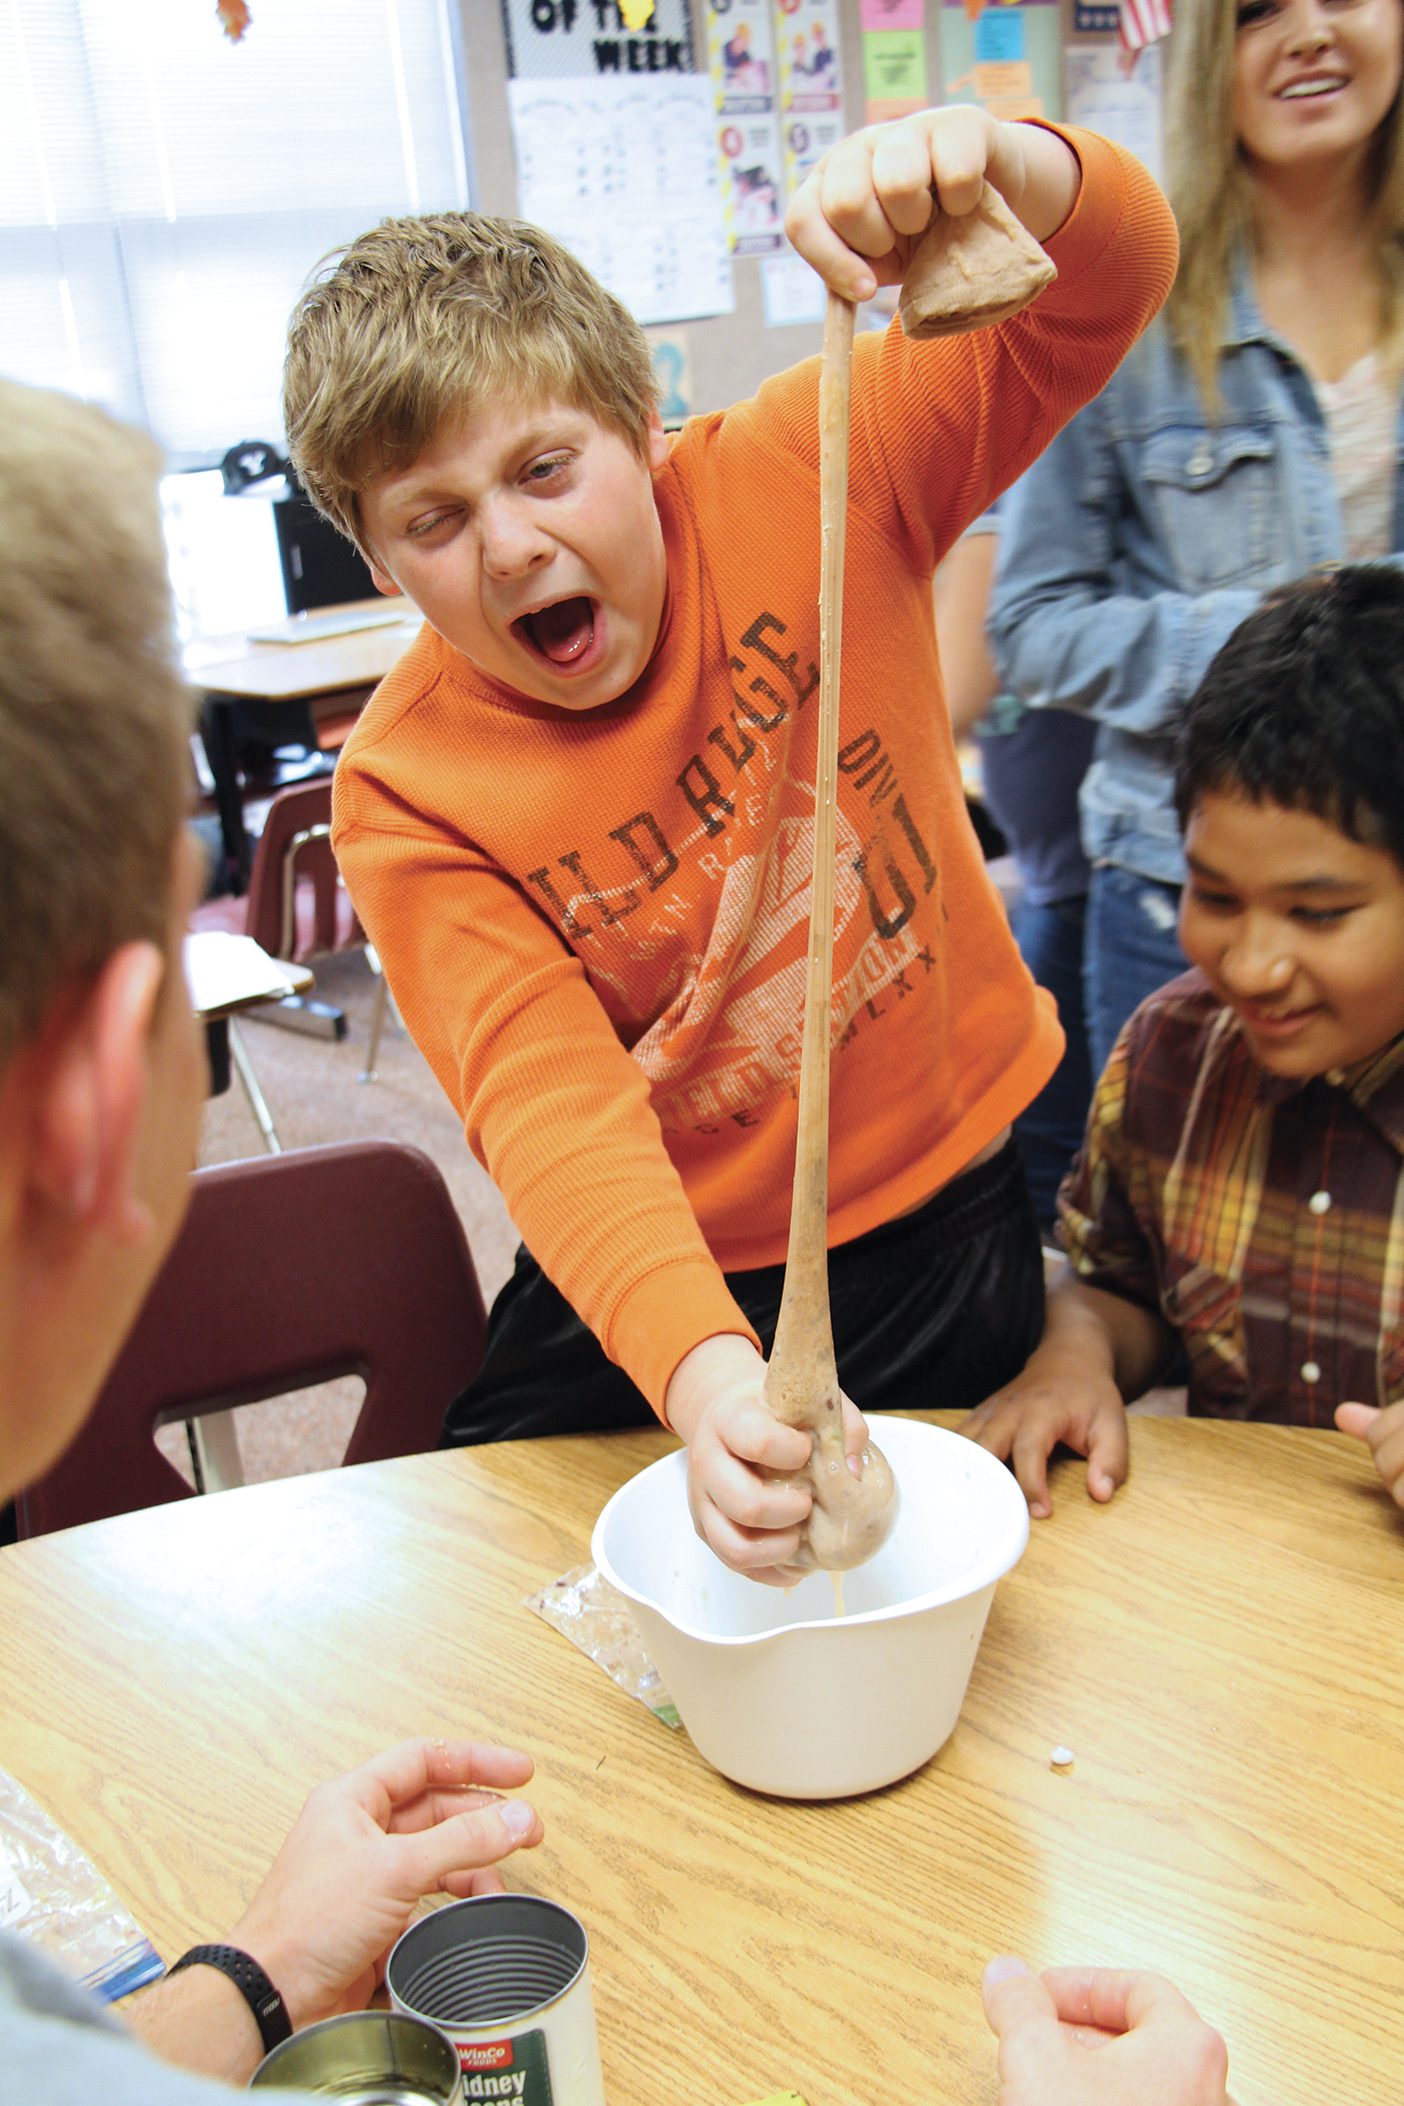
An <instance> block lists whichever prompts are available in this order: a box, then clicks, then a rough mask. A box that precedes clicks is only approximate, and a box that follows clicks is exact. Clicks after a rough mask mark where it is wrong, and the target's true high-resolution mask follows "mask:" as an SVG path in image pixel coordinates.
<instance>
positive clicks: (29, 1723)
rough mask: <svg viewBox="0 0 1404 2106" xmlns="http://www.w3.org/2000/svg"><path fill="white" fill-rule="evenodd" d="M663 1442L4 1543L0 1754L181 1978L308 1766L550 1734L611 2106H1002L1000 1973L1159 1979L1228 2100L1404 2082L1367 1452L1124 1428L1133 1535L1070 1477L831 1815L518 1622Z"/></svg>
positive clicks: (223, 1923)
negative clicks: (957, 1710) (962, 1668)
mask: <svg viewBox="0 0 1404 2106" xmlns="http://www.w3.org/2000/svg"><path fill="white" fill-rule="evenodd" d="M948 1423H954V1422H953V1421H951V1422H948ZM665 1445H666V1437H665V1436H663V1435H661V1434H638V1435H634V1434H618V1435H611V1436H606V1437H603V1438H599V1439H596V1440H593V1441H586V1440H576V1441H570V1442H566V1441H559V1440H547V1441H535V1442H523V1443H519V1444H515V1445H504V1446H499V1447H493V1448H480V1449H469V1450H460V1451H457V1452H455V1453H451V1454H443V1455H427V1456H416V1457H411V1458H409V1459H406V1460H404V1461H399V1462H391V1463H379V1464H372V1465H370V1466H367V1467H364V1468H361V1469H356V1470H342V1471H337V1472H332V1473H330V1474H328V1475H325V1476H320V1477H312V1478H304V1479H296V1480H292V1481H289V1482H285V1483H281V1484H272V1485H266V1486H258V1487H255V1488H252V1489H249V1490H245V1491H240V1492H231V1493H227V1494H224V1495H222V1496H220V1497H219V1498H216V1499H208V1500H204V1501H201V1502H195V1501H191V1502H189V1503H187V1504H184V1505H180V1506H174V1507H165V1508H161V1509H158V1510H156V1511H153V1512H150V1513H144V1514H136V1515H131V1516H128V1517H126V1518H124V1519H122V1520H118V1521H108V1522H102V1523H99V1524H97V1525H95V1526H93V1527H91V1528H84V1529H77V1530H73V1531H71V1532H69V1533H67V1534H64V1535H59V1536H51V1537H45V1538H40V1539H38V1540H36V1541H33V1542H28V1543H21V1544H18V1545H16V1546H15V1547H13V1548H11V1549H7V1550H5V1551H3V1552H0V1764H3V1765H4V1766H5V1767H6V1768H8V1769H10V1770H11V1771H13V1772H14V1773H15V1774H16V1775H17V1776H18V1777H19V1778H20V1779H21V1780H22V1781H23V1782H24V1783H25V1784H27V1785H28V1786H29V1788H30V1789H31V1790H32V1791H33V1792H34V1793H35V1794H36V1795H37V1796H38V1797H39V1798H40V1799H41V1800H43V1801H45V1802H46V1803H47V1804H48V1806H49V1807H50V1808H51V1810H52V1811H53V1812H54V1813H55V1814H56V1815H57V1817H58V1818H59V1819H60V1820H61V1821H62V1823H63V1824H64V1826H65V1827H66V1828H67V1829H68V1830H69V1832H70V1833H71V1834H72V1835H74V1836H75V1837H76V1838H77V1839H78V1840H79V1842H81V1843H82V1844H83V1845H84V1846H85V1847H86V1848H87V1849H88V1850H89V1851H90V1852H91V1854H92V1855H93V1856H94V1857H95V1858H96V1860H97V1861H98V1863H99V1864H100V1865H101V1866H102V1867H103V1868H104V1870H105V1871H106V1872H107V1873H108V1874H109V1876H110V1877H111V1878H112V1880H113V1882H114V1883H115V1885H116V1886H117V1888H118V1890H119V1891H120V1892H121V1893H122V1894H123V1895H124V1896H125V1897H126V1898H127V1899H128V1901H129V1902H130V1903H131V1905H132V1906H133V1908H134V1909H135V1911H136V1913H137V1915H138V1917H139V1918H140V1920H141V1921H142V1923H143V1924H144V1926H145V1928H146V1929H147V1930H148V1931H149V1932H150V1933H151V1934H152V1935H153V1936H154V1938H155V1940H156V1942H157V1944H158V1946H159V1948H160V1949H161V1950H162V1951H163V1952H165V1953H166V1954H167V1955H170V1954H172V1953H175V1952H177V1951H179V1950H180V1949H181V1948H182V1947H183V1946H185V1945H186V1944H188V1943H190V1942H191V1941H192V1940H194V1939H196V1938H200V1937H208V1936H209V1935H211V1934H218V1933H219V1932H220V1931H221V1930H224V1929H227V1928H228V1926H229V1924H230V1923H231V1922H232V1921H233V1919H234V1916H235V1914H236V1912H237V1910H238V1908H239V1906H240V1902H241V1898H242V1896H243V1895H244V1894H245V1893H246V1892H247V1891H248V1890H249V1888H250V1887H251V1885H252V1884H253V1882H254V1880H255V1877H256V1875H257V1873H258V1872H259V1871H260V1870H261V1868H262V1867H263V1865H264V1864H265V1863H266V1861H267V1859H268V1857H269V1855H270V1854H271V1851H272V1849H273V1848H274V1846H275V1844H276V1842H277V1841H278V1840H279V1838H280V1837H281V1835H282V1833H283V1830H284V1829H285V1827H286V1825H287V1823H288V1822H289V1821H290V1820H291V1819H292V1817H293V1814H294V1813H295V1811H296V1809H297V1806H298V1805H299V1804H300V1802H301V1799H302V1797H303V1793H304V1789H305V1787H306V1786H307V1785H308V1784H309V1783H310V1782H311V1781H313V1780H314V1779H316V1778H318V1777H320V1776H321V1775H323V1774H325V1773H326V1772H328V1771H329V1770H333V1769H337V1768H340V1767H342V1766H346V1765H350V1764H352V1763H354V1762H355V1761H357V1760H358V1759H360V1758H362V1757H363V1756H365V1755H366V1754H367V1753H369V1752H370V1751H372V1750H373V1749H375V1748H377V1747H379V1746H380V1745H381V1744H382V1743H385V1742H389V1741H392V1740H394V1739H396V1738H398V1737H399V1736H401V1735H403V1734H406V1733H409V1732H412V1731H430V1732H440V1733H445V1732H453V1733H458V1732H463V1731H466V1730H472V1731H476V1732H480V1733H483V1734H486V1735H489V1736H492V1737H497V1738H502V1739H506V1740H512V1741H517V1742H519V1743H520V1744H521V1745H524V1746H526V1747H529V1748H531V1749H532V1750H533V1751H534V1753H535V1755H536V1758H537V1764H538V1772H537V1778H536V1782H535V1785H534V1786H533V1793H532V1795H533V1797H534V1799H535V1801H536V1803H537V1805H538V1806H539V1807H540V1809H541V1811H542V1814H543V1816H544V1818H545V1821H546V1827H547V1840H546V1842H545V1843H544V1845H543V1846H542V1847H541V1849H540V1850H539V1851H537V1852H536V1853H535V1854H533V1855H531V1856H528V1857H523V1858H518V1859H517V1860H516V1861H515V1863H514V1866H513V1868H512V1873H511V1877H512V1878H513V1879H514V1881H515V1882H516V1883H517V1884H519V1885H520V1886H522V1887H524V1888H527V1889H529V1890H531V1891H534V1892H541V1893H545V1894H548V1895H551V1896H554V1897H555V1898H557V1899H559V1900H561V1901H563V1902H565V1903H566V1904H567V1905H568V1906H571V1907H573V1908H575V1909H576V1910H577V1911H578V1912H579V1913H580V1914H581V1915H582V1916H583V1917H584V1919H585V1921H586V1922H587V1924H588V1926H589V1929H590V1934H591V1940H592V1951H593V1968H594V1976H595V1989H596V1999H597V2006H598V2011H599V2019H600V2030H601V2041H602V2048H603V2057H604V2070H605V2083H606V2091H607V2094H608V2097H609V2099H610V2102H611V2106H659V2102H666V2106H743V2102H745V2101H747V2100H752V2099H757V2098H760V2097H762V2096H763V2095H765V2094H766V2093H767V2092H769V2091H772V2090H777V2089H780V2088H789V2087H793V2088H794V2089H796V2090H798V2091H799V2092H801V2093H802V2094H803V2095H804V2097H805V2098H806V2099H807V2100H808V2102H809V2106H884V2102H886V2101H888V2100H892V2101H894V2102H911V2106H945V2102H953V2106H954V2102H958V2106H980V2102H982V2101H983V2102H990V2101H992V2100H993V2099H994V2097H995V2089H996V2088H995V2083H994V2076H993V2070H994V2062H993V2055H992V2050H991V2042H990V2039H989V2037H988V2035H987V2033H986V2031H985V2027H984V2022H983V2019H982V2017H981V2014H980V2008H979V2001H978V1993H977V1983H978V1978H979V1973H980V1968H981V1965H982V1963H983V1961H984V1960H985V1958H986V1957H987V1956H988V1955H989V1954H991V1953H994V1952H1000V1951H1005V1950H1011V1949H1012V1950H1015V1951H1019V1952H1022V1953H1023V1954H1024V1955H1025V1956H1026V1957H1028V1958H1029V1959H1030V1960H1032V1961H1034V1962H1035V1963H1037V1964H1040V1965H1043V1964H1047V1963H1049V1962H1051V1961H1054V1960H1085V1961H1103V1962H1112V1961H1133V1962H1137V1963H1141V1964H1145V1965H1151V1966H1155V1967H1158V1968H1161V1969H1163V1970H1164V1971H1165V1972H1167V1973H1169V1974H1170V1975H1172V1976H1173V1977H1174V1978H1175V1979H1176V1980H1178V1981H1179V1982H1180V1983H1181V1984H1182V1985H1183V1986H1184V1988H1185V1989H1186V1990H1187V1991H1188V1993H1189V1994H1190V1995H1191V1996H1192V1997H1193V1998H1194V2000H1195V2001H1196V2002H1197V2003H1198V2004H1199V2006H1200V2007H1201V2009H1202V2010H1203V2011H1204V2012H1205V2014H1206V2015H1207V2016H1209V2017H1210V2018H1212V2019H1213V2021H1214V2022H1215V2023H1216V2024H1218V2025H1219V2026H1220V2027H1221V2028H1222V2029H1223V2030H1224V2032H1225V2033H1226V2035H1227V2036H1228V2039H1229V2043H1230V2048H1231V2051H1232V2057H1233V2076H1232V2084H1231V2088H1232V2090H1233V2092H1234V2095H1235V2097H1236V2099H1237V2100H1238V2101H1239V2102H1240V2106H1392V2102H1394V2101H1397V2100H1399V2099H1400V2098H1401V2097H1404V2047H1401V2045H1400V2023H1399V2020H1400V2013H1401V2011H1404V1898H1401V1897H1402V1896H1404V1640H1401V1631H1404V1614H1402V1613H1401V1592H1402V1591H1404V1517H1401V1516H1400V1515H1399V1514H1398V1513H1397V1512H1396V1511H1395V1509H1394V1508H1393V1507H1392V1506H1390V1505H1389V1504H1388V1502H1387V1501H1386V1499H1385V1497H1384V1495H1383V1493H1382V1492H1381V1491H1380V1490H1379V1489H1378V1488H1377V1486H1376V1482H1375V1479H1374V1477H1373V1474H1372V1472H1371V1470H1370V1468H1369V1467H1368V1462H1367V1459H1366V1458H1365V1456H1364V1453H1363V1451H1362V1450H1360V1449H1359V1448H1357V1447H1356V1446H1355V1445H1354V1444H1351V1443H1348V1442H1347V1441H1346V1440H1345V1439H1344V1438H1343V1437H1341V1436H1339V1435H1335V1434H1327V1433H1320V1434H1308V1433H1300V1432H1289V1431H1283V1430H1278V1429H1275V1428H1263V1427H1240V1426H1236V1425H1221V1424H1206V1423H1199V1422H1185V1421H1173V1420H1149V1419H1148V1420H1136V1421H1133V1426H1132V1452H1133V1458H1134V1475H1133V1479H1132V1482H1131V1484H1130V1485H1129V1487H1128V1488H1127V1489H1126V1490H1125V1491H1123V1492H1122V1493H1121V1494H1120V1495H1119V1496H1118V1498H1117V1499H1116V1501H1115V1502H1114V1503H1113V1505H1112V1506H1111V1507H1110V1508H1108V1509H1105V1510H1103V1509H1099V1508H1096V1507H1094V1506H1093V1505H1092V1504H1091V1503H1090V1502H1089V1501H1088V1500H1087V1499H1086V1497H1085V1496H1084V1492H1083V1486H1082V1472H1081V1469H1080V1467H1069V1468H1068V1469H1065V1470H1061V1471H1060V1472H1059V1473H1058V1477H1057V1483H1056V1498H1057V1511H1056V1514H1055V1516H1054V1518H1053V1519H1052V1520H1051V1521H1049V1522H1044V1523H1037V1524H1035V1527H1034V1530H1033V1539H1032V1542H1031V1544H1030V1547H1029V1550H1028V1552H1027V1554H1026V1556H1025V1558H1024V1560H1023V1562H1022V1563H1021V1564H1020V1566H1019V1567H1018V1568H1017V1569H1016V1570H1015V1572H1014V1573H1012V1574H1011V1575H1010V1577H1009V1578H1008V1579H1007V1580H1005V1581H1004V1582H1003V1583H1002V1584H1001V1586H1000V1589H999V1592H998V1594H997V1596H996V1599H995V1604H994V1608H993V1611H992V1613H991V1617H990V1622H989V1625H988V1628H987V1632H986V1636H985V1640H984V1643H983V1646H982V1649H981V1653H980V1657H979V1660H978V1661H977V1663H976V1667H975V1673H974V1678H973V1680H972V1683H971V1687H970V1692H969V1695H968V1698H967V1701H966V1707H965V1711H964V1713H963V1716H962V1719H961V1723H960V1724H959V1726H958V1727H957V1729H956V1732H955V1734H954V1736H953V1738H952V1739H951V1741H950V1742H949V1743H948V1744H947V1746H946V1748H945V1749H944V1750H943V1752H942V1753H941V1754H940V1755H939V1756H938V1757H937V1758H936V1760H935V1761H934V1762H933V1763H931V1764H930V1765H929V1766H928V1767H927V1768H926V1770H924V1771H923V1772H922V1773H920V1774H919V1775H918V1776H916V1777H913V1778H911V1779H909V1780H908V1781H907V1782H905V1783H904V1784H901V1785H899V1786H896V1787H894V1788H892V1789H890V1790H888V1791H885V1792H881V1793H877V1794H874V1795H873V1796H872V1797H870V1798H868V1799H864V1800H857V1801H849V1802H846V1803H839V1804H835V1805H830V1806H812V1805H797V1804H788V1803H784V1802H779V1801H769V1800H763V1799H760V1798H757V1797H753V1796H751V1795H749V1794H747V1793H746V1792H744V1791H741V1790H738V1789H737V1788H736V1787H734V1786H732V1785H730V1784H727V1783H726V1782H724V1781H723V1779H721V1778H720V1777H718V1776H717V1775H716V1774H715V1773H714V1772H713V1771H711V1770H709V1769H708V1768H707V1767H706V1766H705V1765H704V1764H703V1762H702V1761H701V1759H700V1757H698V1755H697V1754H696V1753H695V1751H694V1750H693V1748H692V1746H691V1744H690V1742H689V1741H688V1739H687V1738H686V1736H685V1735H684V1734H682V1733H678V1732H670V1731H669V1730H668V1729H667V1728H666V1727H665V1726H663V1725H661V1724H660V1723H659V1722H658V1721H657V1720H656V1719H655V1718H653V1717H652V1716H651V1714H650V1713H649V1712H647V1711H646V1710H645V1709H644V1707H643V1706H642V1705H641V1704H639V1703H637V1702H635V1701H634V1700H633V1699H631V1698H629V1697H626V1696H625V1695H624V1694H623V1693H622V1692H620V1691H619V1690H617V1689H616V1688H615V1687H614V1686H613V1684H612V1683H610V1682H609V1681H608V1680H607V1679H606V1677H605V1675H604V1674H603V1672H602V1671H601V1670H600V1669H599V1668H598V1667H597V1666H595V1665H594V1664H593V1662H591V1661H589V1660H587V1659H586V1658H585V1657H584V1656H583V1655H582V1654H580V1653H578V1652H576V1651H575V1650H574V1649H573V1648H572V1647H571V1646H569V1645H568V1644H567V1642H566V1641H565V1639H564V1638H562V1637H561V1636H560V1635H559V1633H557V1632H556V1631H554V1630H552V1629H551V1628H549V1627H548V1626H547V1625H546V1624H544V1623H542V1622H541V1621H540V1620H538V1619H537V1618H536V1617H534V1616H532V1615H531V1614H529V1613H528V1611H527V1610H526V1609H525V1608H524V1607H523V1606H522V1602H523V1598H524V1596H526V1595H527V1594H528V1593H530V1592H532V1591H534V1590H535V1589H537V1588H539V1587H540V1586H542V1585H543V1584H544V1583H545V1582H547V1581H549V1580H551V1579H552V1578H554V1577H556V1576H558V1575H559V1574H561V1573H562V1572H565V1571H567V1570H568V1569H569V1568H571V1567H572V1566H575V1565H577V1564H580V1563H581V1562H582V1561H584V1559H585V1558H586V1556H587V1546H588V1539H589V1530H590V1524H591V1521H592V1519H593V1517H594V1515H595V1513H596V1512H597V1511H598V1509H599V1507H600V1506H601V1505H602V1504H603V1502H604V1500H605V1498H606V1497H607V1496H608V1494H609V1493H610V1492H611V1491H612V1490H613V1489H614V1487H615V1486H616V1485H617V1484H618V1483H620V1482H621V1481H622V1480H623V1479H624V1478H625V1477H626V1476H628V1475H629V1474H631V1473H632V1472H633V1471H634V1470H635V1469H637V1468H639V1467H641V1466H642V1465H643V1463H644V1462H646V1461H648V1460H650V1459H652V1458H653V1457H654V1456H655V1455H657V1454H658V1453H659V1452H660V1451H661V1449H662V1448H663V1447H664V1446H665ZM1056 1742H1064V1743H1066V1744H1067V1745H1068V1746H1069V1747H1071V1748H1072V1749H1073V1751H1074V1753H1075V1756H1076V1765H1075V1768H1074V1769H1073V1770H1072V1771H1071V1772H1069V1773H1067V1774H1055V1773H1054V1772H1053V1771H1052V1770H1051V1769H1050V1767H1049V1759H1048V1758H1049V1751H1050V1749H1051V1748H1052V1747H1053V1745H1054V1744H1055V1743H1056Z"/></svg>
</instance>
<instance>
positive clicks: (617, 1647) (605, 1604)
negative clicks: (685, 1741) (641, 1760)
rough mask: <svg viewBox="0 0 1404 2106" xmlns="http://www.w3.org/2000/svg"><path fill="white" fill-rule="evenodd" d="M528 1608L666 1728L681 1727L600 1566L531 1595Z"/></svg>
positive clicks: (583, 1569) (582, 1569)
mask: <svg viewBox="0 0 1404 2106" xmlns="http://www.w3.org/2000/svg"><path fill="white" fill-rule="evenodd" d="M526 1605H527V1607H528V1608H529V1609H531V1610H533V1611H534V1612H535V1614H536V1615H538V1616H540V1617H543V1618H544V1619H545V1621H546V1622H547V1623H549V1624H551V1625H553V1626H554V1627H555V1629H556V1630H558V1631H561V1632H563V1633H564V1634H565V1636H566V1637H567V1638H569V1640H570V1642H571V1644H572V1645H575V1646H578V1647H579V1648H580V1650H581V1652H582V1653H585V1654H586V1655H587V1656H588V1657H589V1658H590V1659H591V1660H595V1661H597V1662H598V1663H599V1665H600V1666H601V1667H602V1668H603V1669H604V1671H605V1673H606V1674H607V1675H608V1676H609V1678H610V1680H611V1682H617V1683H618V1685H619V1687H620V1688H621V1689H622V1690H624V1691H625V1692H626V1693H627V1694H628V1695H629V1696H631V1697H637V1698H638V1700H639V1702H640V1703H641V1704H647V1706H648V1708H649V1710H650V1711H651V1712H652V1713H653V1715H654V1717H655V1718H661V1719H662V1721H663V1723H664V1725H665V1726H680V1725H681V1723H682V1721H681V1719H679V1717H678V1714H677V1709H676V1707H675V1705H674V1703H673V1700H672V1698H671V1697H670V1696H669V1694H668V1692H667V1690H666V1689H665V1688H664V1687H663V1684H662V1682H661V1681H660V1680H659V1677H658V1669H657V1668H656V1667H655V1666H654V1664H653V1662H652V1661H651V1660H650V1659H649V1657H648V1654H647V1653H646V1652H645V1651H644V1648H643V1640H642V1638H640V1636H639V1632H638V1626H637V1625H636V1624H635V1622H634V1619H633V1617H632V1616H631V1615H630V1613H629V1604H628V1602H627V1601H625V1599H624V1597H623V1595H622V1594H621V1593H619V1591H618V1589H617V1588H614V1587H611V1585H610V1584H609V1581H608V1580H607V1579H602V1578H601V1577H600V1574H599V1572H598V1570H597V1569H596V1567H595V1566H594V1565H577V1566H576V1568H575V1570H574V1571H573V1572H565V1573H562V1575H561V1577H560V1578H559V1579H558V1580H552V1582H551V1584H550V1586H549V1587H543V1588H542V1590H541V1592H540V1593H539V1594H529V1595H528V1596H527V1602H526Z"/></svg>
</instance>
